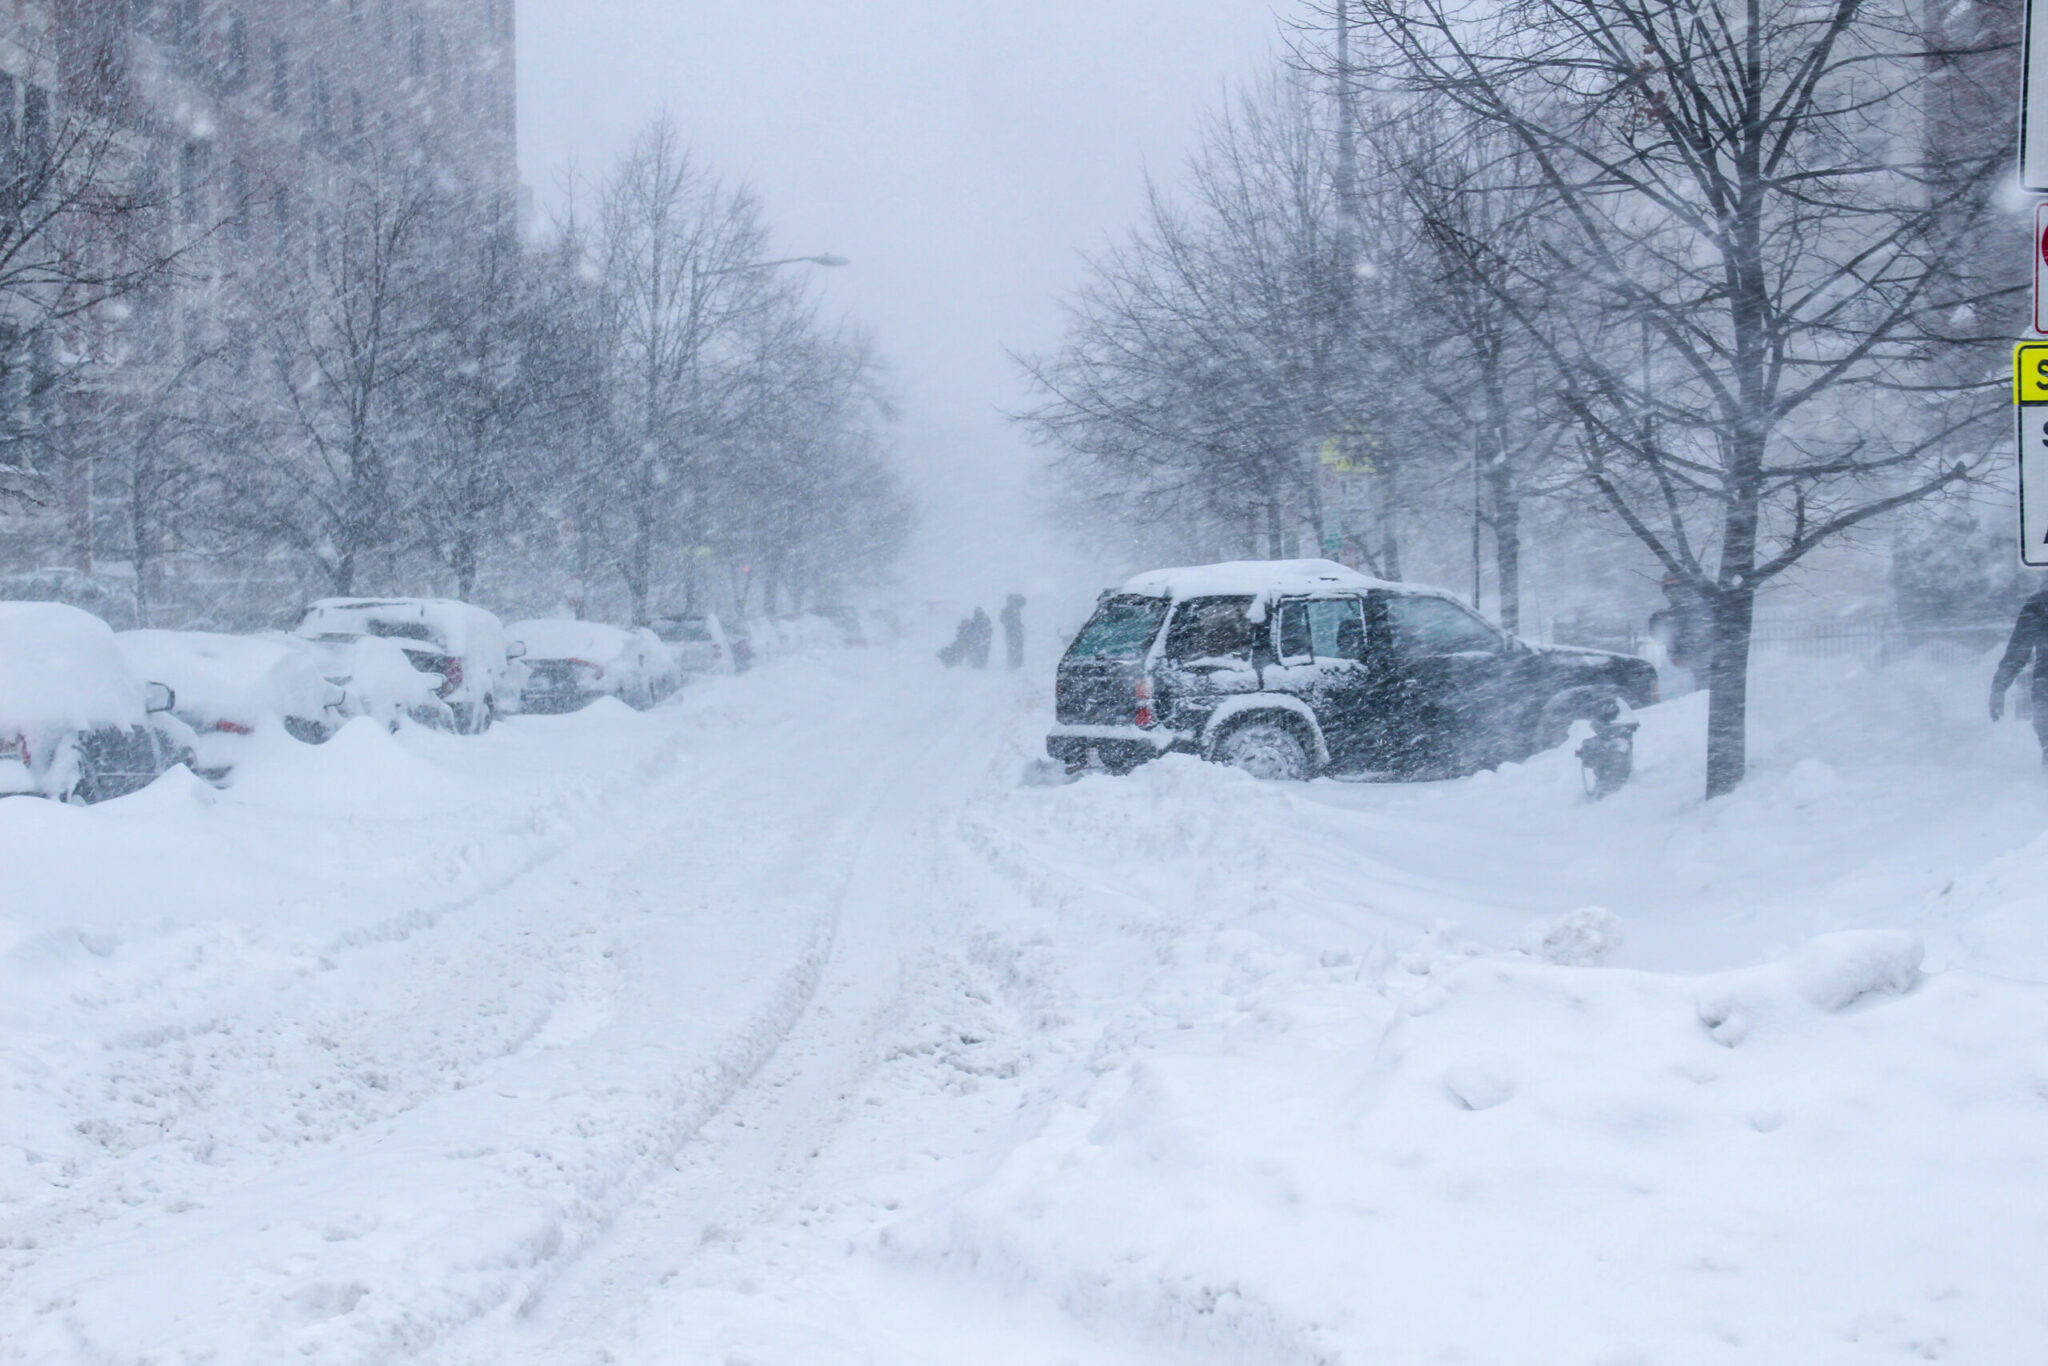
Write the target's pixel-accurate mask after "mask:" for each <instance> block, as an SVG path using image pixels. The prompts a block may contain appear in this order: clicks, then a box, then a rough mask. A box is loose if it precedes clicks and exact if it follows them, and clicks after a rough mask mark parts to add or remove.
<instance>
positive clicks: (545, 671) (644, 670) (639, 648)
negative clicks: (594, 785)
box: [511, 618, 683, 712]
mask: <svg viewBox="0 0 2048 1366" xmlns="http://www.w3.org/2000/svg"><path fill="white" fill-rule="evenodd" d="M511 629H512V634H513V635H514V636H515V637H516V638H517V639H518V640H519V641H520V643H522V644H523V645H525V646H526V655H525V657H524V658H523V659H521V660H520V664H519V667H520V670H521V672H522V673H523V675H524V679H523V681H522V683H521V684H520V688H519V709H520V710H521V711H525V712H564V711H576V710H578V709H579V708H582V707H587V706H589V705H590V704H591V703H592V702H595V701H596V700H597V699H598V698H600V697H616V698H618V699H619V700H620V701H621V702H624V703H625V704H626V705H627V706H629V707H638V708H642V709H644V708H647V707H651V706H653V705H654V704H655V703H657V702H659V701H661V700H662V699H663V698H664V697H667V696H669V695H670V694H671V693H673V692H675V690H676V689H677V688H679V687H681V686H682V683H683V678H682V670H681V668H680V667H679V666H678V665H677V662H676V658H675V656H674V655H673V654H671V653H670V652H669V647H668V646H667V645H666V644H664V643H663V642H662V640H661V638H660V637H659V636H657V635H655V633H654V632H652V631H650V630H647V629H646V628H645V627H642V628H640V629H639V630H632V631H629V630H626V629H625V628H624V627H620V626H607V625H605V624H604V623H603V622H597V621H569V620H565V619H561V618H545V619H537V620H533V621H522V622H518V623H516V624H514V625H513V627H512V628H511Z"/></svg>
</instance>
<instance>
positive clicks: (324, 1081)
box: [0, 649, 2048, 1366]
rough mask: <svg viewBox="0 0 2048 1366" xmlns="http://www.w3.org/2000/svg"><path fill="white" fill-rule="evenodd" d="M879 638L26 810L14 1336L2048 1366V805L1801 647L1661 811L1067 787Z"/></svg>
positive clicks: (542, 1358) (15, 843)
mask: <svg viewBox="0 0 2048 1366" xmlns="http://www.w3.org/2000/svg"><path fill="white" fill-rule="evenodd" d="M1047 672H1048V671H1047V670H1046V669H1044V668H1042V667H1039V668H1033V669H1028V670H1027V671H1026V672H1025V673H1023V674H1021V675H1004V674H1000V673H991V674H988V675H975V674H961V673H943V672H941V671H940V669H939V667H938V666H937V664H936V663H934V662H932V661H931V660H930V658H929V656H928V655H927V654H925V653H923V652H922V651H910V652H901V653H899V652H896V651H893V650H880V649H877V650H871V651H859V650H850V651H843V652H831V653H827V654H821V655H818V656H814V657H809V658H795V659H786V660H782V661H778V662H777V663H776V664H774V665H773V666H771V667H769V668H766V669H763V670H760V671H757V672H755V673H753V674H749V675H746V676H743V677H738V678H730V677H728V678H714V679H709V680H706V681H703V682H701V683H698V684H694V685H693V686H692V687H691V688H689V689H688V690H686V692H685V693H684V694H683V695H681V696H680V697H678V698H676V699H674V700H673V701H672V702H671V703H669V704H668V705H666V706H663V707H661V708H658V709H656V710H654V711H651V712H647V713H634V712H630V711H628V710H627V709H625V708H624V707H622V706H618V705H616V704H614V703H610V702H604V703H600V704H598V705H597V706H595V707H592V708H590V709H589V710H586V711H584V712H580V713H577V714H573V715H569V716H561V717H529V718H522V719H517V720H514V721H513V722H511V723H509V724H506V725H504V726H501V727H499V728H497V729H495V730H493V731H492V732H491V733H490V734H488V735H486V736H484V737H482V738H479V739H466V738H458V737H453V736H448V735H441V734H434V733H430V732H425V731H419V730H414V729H407V730H405V731H403V732H402V733H401V734H399V735H398V736H395V737H394V736H390V735H387V734H386V733H384V731H382V730H381V729H379V728H376V727H375V726H372V725H369V724H367V723H356V724H354V725H351V726H350V727H348V728H347V729H345V730H344V731H343V732H342V733H341V734H340V735H339V736H337V737H336V738H335V739H334V740H333V741H331V742H329V743H328V744H327V745H325V746H321V747H318V748H313V747H307V746H301V745H298V744H296V743H295V742H292V741H290V740H288V739H286V738H285V737H283V736H282V735H277V736H268V737H258V739H259V740H260V741H262V748H261V752H260V753H259V755H258V757H257V758H256V760H255V761H254V762H252V763H251V764H249V765H248V766H247V768H246V769H245V770H244V771H243V772H242V773H241V774H240V776H239V777H238V779H237V781H236V782H235V783H234V784H233V785H232V786H231V787H229V788H228V789H227V790H225V791H219V792H216V791H215V790H213V789H211V788H209V787H207V786H205V785H204V784H202V783H199V782H198V781H197V780H194V779H191V778H189V776H188V775H186V774H184V773H183V772H182V771H178V772H174V773H172V774H171V775H169V776H168V777H166V778H165V779H163V780H161V781H159V782H158V783H157V784H156V785H155V786H154V787H152V788H150V789H148V790H147V791H145V792H142V793H140V794H138V795H136V796H134V797H129V798H124V799H121V800H119V801H116V802H112V803H109V804H106V805H104V806H100V807H97V808H89V809H85V808H74V807H67V806H59V805H56V804H54V803H47V802H38V801H27V800H16V801H8V802H4V803H0V848H5V849H6V850H7V851H8V860H7V862H8V874H7V878H6V889H7V890H6V892H5V894H4V896H0V1067H4V1073H0V1361H4V1362H8V1363H39V1364H43V1363H48V1364H51V1366H54V1364H56V1363H65V1364H67V1366H68V1364H69V1363H86V1362H93V1363H124V1364H125V1363H136V1364H138V1366H139V1364H140V1363H145V1362H146V1363H153V1364H155V1366H170V1364H171V1363H177V1364H178V1366H196V1363H200V1362H211V1363H220V1364H221V1366H244V1364H245V1363H247V1364H249V1366H254V1364H255V1363H275V1362H280V1361H285V1360H305V1361H310V1362H321V1363H379V1364H382V1363H399V1362H418V1363H424V1364H425V1366H482V1364H483V1363H526V1362H530V1363H535V1364H536V1366H538V1363H551V1364H561V1366H576V1364H580V1363H599V1362H615V1363H632V1364H633V1366H656V1364H657V1363H662V1364H665V1363H683V1362H692V1363H694V1362H709V1363H717V1364H718V1366H739V1364H740V1363H745V1364H746V1366H799V1364H801V1366H836V1364H837V1363H841V1362H845V1363H870V1362H872V1363H906V1364H910V1366H938V1363H956V1362H962V1361H976V1362H990V1363H1019V1364H1020V1366H1021V1364H1022V1363H1046V1366H1052V1364H1053V1363H1075V1366H1093V1364H1095V1363H1155V1362H1232V1363H1252V1362H1259V1363H1263V1362H1275V1363H1281V1362H1286V1363H1293V1362H1345V1363H1363V1362H1372V1361H1387V1362H1421V1361H1470V1362H1485V1363H1506V1362H1530V1363H1538V1362H1542V1363H1549V1362H1555V1363H1560V1364H1563V1363H1590V1362H1603V1363H1623V1362H1630V1363H1652V1362H1655V1363H1666V1362H1670V1363H1689V1362H1705V1361H1730V1362H1734V1361H1745V1362H1749V1361H1784V1362H1799V1363H1802V1366H1804V1364H1807V1363H1828V1362H1865V1361H1872V1362H1875V1361H1889V1360H1895V1359H1899V1358H1906V1359H1919V1358H1926V1359H1947V1360H1954V1361H1959V1362H1971V1363H2006V1362H2012V1363H2018V1362H2022V1361H2027V1360H2031V1359H2034V1356H2035V1354H2036V1353H2037V1352H2038V1349H2039V1345H2040V1344H2041V1343H2042V1342H2044V1341H2048V1297H2044V1295H2043V1294H2042V1292H2041V1288H2040V1275H2039V1270H2038V1268H2039V1266H2040V1265H2041V1264H2042V1261H2043V1259H2044V1257H2048V1180H2044V1178H2048V926H2044V924H2043V921H2042V914H2041V913H2042V909H2043V899H2042V896H2041V894H2040V891H2039V885H2040V881H2041V878H2042V877H2043V875H2044V874H2048V835H2044V834H2043V833H2042V832H2043V830H2044V828H2048V785H2044V784H2043V783H2042V781H2041V777H2040V773H2039V771H2038V767H2037V764H2036V762H2035V759H2034V757H2033V755H2032V754H2031V753H2029V752H2028V751H2029V750H2030V748H2031V744H2030V740H2029V737H2025V736H2023V735H2022V734H2021V732H2020V731H2018V730H2016V729H2014V728H2011V727H2006V728H2000V729H1996V730H1993V729H1990V728H1987V727H1986V726H1985V724H1984V722H1983V720H1982V719H1981V715H1980V713H1979V710H1978V709H1979V707H1980V706H1981V703H1980V702H1979V701H1978V695H1979V693H1980V691H1981V686H1982V680H1981V675H1982V671H1981V670H1975V669H1937V668H1935V667H1933V666H1922V665H1917V664H1913V663H1910V662H1909V663H1902V664H1899V665H1896V666H1894V667H1893V668H1891V669H1888V670H1882V671H1880V670H1874V669H1872V670H1865V669H1859V668H1857V667H1855V666H1849V665H1840V664H1830V665H1826V666H1823V665H1819V664H1805V665H1795V664H1792V663H1790V662H1786V661H1778V662H1771V661H1766V662H1765V663H1764V664H1763V665H1762V666H1760V673H1759V677H1760V684H1759V689H1758V696H1759V699H1760V705H1761V707H1762V712H1761V714H1760V715H1759V717H1758V721H1757V730H1756V743H1755V749H1754V755H1755V766H1756V767H1755V776H1754V777H1753V779H1752V781H1751V782H1750V783H1749V784H1748V785H1746V786H1745V787H1744V789H1743V790H1742V791H1741V792H1739V793H1738V794H1737V795H1736V796H1734V797H1732V798H1729V799H1725V800H1722V801H1719V802H1716V803H1714V804H1712V805H1703V804H1702V803H1701V802H1700V801H1699V799H1698V796H1697V793H1698V789H1699V775H1700V771H1701V768H1700V766H1701V763H1702V758H1701V754H1700V752H1699V745H1700V740H1699V737H1700V733H1701V725H1700V719H1701V711H1700V707H1699V703H1700V702H1701V699H1699V698H1697V697H1695V698H1684V699H1680V700H1678V701H1676V702H1672V703H1669V704H1666V705H1665V706H1663V707H1660V708H1657V709H1655V710H1654V711H1652V712H1650V713H1647V714H1646V716H1645V720H1646V726H1645V730H1644V733H1643V737H1642V745H1641V750H1640V755H1639V759H1640V771H1639V776H1638V780H1637V782H1636V783H1635V784H1634V785H1633V786H1631V787H1630V788H1629V789H1627V790H1626V791H1624V792H1623V793H1622V794H1620V795H1619V796H1617V797H1616V798H1614V799H1612V800H1610V801H1608V802H1605V803H1602V804H1599V805H1591V804H1588V803H1587V802H1586V801H1585V799H1584V798H1583V796H1582V795H1581V794H1580V793H1579V791H1578V784H1579V775H1578V772H1577V765H1576V763H1575V762H1574V761H1572V760H1571V758H1570V756H1569V754H1568V752H1563V751H1557V752H1552V753H1550V754H1547V755H1542V756H1539V757H1538V758H1537V759H1535V760H1533V761H1531V762H1529V763H1527V764H1523V765H1517V766H1509V767H1507V768H1504V769H1502V770H1500V771H1499V772H1497V773H1492V774H1482V775H1480V776H1478V777H1476V778H1472V779H1466V780H1461V781H1456V782H1446V783H1418V784H1357V783H1343V782H1333V781H1318V782H1316V783H1313V784H1308V785H1294V784H1262V783H1259V782H1256V781H1253V780H1252V779H1250V778H1248V777H1246V776H1245V775H1243V774H1241V773H1239V772H1236V771H1234V770H1228V769H1224V768H1220V767H1216V766H1211V765H1204V764H1201V763H1198V762H1196V761H1194V760H1191V759H1183V758H1180V757H1177V756H1176V757H1171V758H1169V759H1166V760H1163V761H1161V762H1159V763H1156V764H1152V765H1149V766H1147V767H1146V768H1144V769H1142V770H1140V771H1139V772H1138V773H1137V774H1135V775H1133V776H1131V777H1129V778H1124V779H1113V778H1107V777H1089V778H1085V779H1083V780H1082V781H1080V782H1078V783H1074V784H1071V785H1066V786H1035V785H1030V784H1027V783H1024V782H1021V781H1020V775H1022V774H1023V773H1024V772H1025V770H1026V766H1027V764H1028V763H1029V761H1030V760H1031V759H1033V758H1034V757H1035V756H1036V755H1037V754H1038V753H1039V752H1040V744H1041V741H1042V737H1043V734H1044V730H1045V725H1046V722H1047V720H1048V719H1049V715H1050V702H1049V686H1048V685H1049V680H1048V676H1047Z"/></svg>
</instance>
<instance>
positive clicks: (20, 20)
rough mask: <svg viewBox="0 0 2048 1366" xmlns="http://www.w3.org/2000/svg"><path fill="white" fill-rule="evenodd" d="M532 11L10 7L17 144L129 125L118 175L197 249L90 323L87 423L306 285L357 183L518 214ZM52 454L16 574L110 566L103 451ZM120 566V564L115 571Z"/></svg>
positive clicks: (2, 555) (8, 95)
mask: <svg viewBox="0 0 2048 1366" xmlns="http://www.w3.org/2000/svg"><path fill="white" fill-rule="evenodd" d="M513 3H514V0H0V140H4V139H5V138H7V137H9V136H12V137H14V138H16V139H21V138H26V137H30V136H34V135H35V130H36V129H37V128H39V127H42V128H47V127H49V126H50V125H51V124H52V123H53V122H55V123H57V124H60V125H64V126H75V122H67V121H75V120H78V119H90V120H95V121H99V122H101V123H103V124H105V125H106V126H109V127H112V128H115V129H117V130H118V138H117V144H116V146H115V148H114V159H116V160H117V161H118V165H116V166H112V167H110V168H109V169H108V174H109V175H111V176H112V177H113V178H114V179H115V180H117V181H118V182H119V183H120V184H121V185H122V186H123V187H143V188H144V190H145V192H146V193H147V194H148V196H149V197H150V198H151V199H152V200H153V201H154V202H155V203H156V204H157V205H159V206H160V207H159V211H158V212H157V213H156V214H155V216H154V219H153V221H154V222H155V223H156V224H157V229H156V230H157V231H158V232H159V233H160V234H163V235H165V236H166V237H167V238H168V237H176V238H178V239H179V240H180V242H181V243H183V244H188V245H189V244H196V245H189V249H188V250H186V251H185V252H184V254H183V256H182V258H181V262H180V269H179V271H178V275H179V279H178V281H177V282H176V283H175V284H172V285H168V286H165V287H163V288H159V289H156V290H152V291H148V292H145V293H142V294H140V295H136V296H133V297H129V298H124V299H123V300H122V301H121V302H120V303H119V304H118V305H117V306H115V307H113V308H110V309H107V310H105V311H104V313H103V314H102V315H99V316H95V317H94V318H91V319H88V320H83V321H80V322H78V323H75V324H73V327H74V331H76V332H77V333H78V335H76V336H73V337H70V338H68V339H66V342H65V343H64V345H63V348H62V349H64V350H65V351H67V352H68V353H70V354H71V355H72V356H73V357H74V358H75V357H76V356H78V355H80V354H85V355H89V356H92V357H93V358H94V360H95V363H94V364H93V365H91V366H90V367H89V371H90V373H89V375H88V377H87V378H86V380H85V382H84V383H82V384H80V385H76V386H72V387H71V389H72V391H71V392H70V394H69V395H68V396H67V399H66V402H67V403H69V404H71V405H73V407H74V409H78V410H79V411H76V412H74V414H73V417H74V418H76V419H78V420H76V421H73V422H70V423H68V424H67V425H68V426H70V427H73V428H76V429H78V430H86V429H88V428H89V427H90V426H91V425H92V424H91V423H90V422H88V421H85V420H84V419H85V418H86V417H87V416H88V413H87V412H85V411H84V410H85V409H92V410H95V412H96V413H97V414H100V415H103V414H104V413H105V412H106V411H107V410H109V409H115V408H118V407H119V406H120V405H122V404H123V403H130V404H135V403H137V402H138V400H137V397H136V396H137V395H138V394H140V393H142V392H143V391H146V390H147V389H148V388H149V387H150V385H151V384H152V383H154V382H156V380H157V378H158V377H160V376H161V374H162V373H163V372H165V371H166V370H175V369H176V367H177V366H178V364H179V363H180V360H181V358H184V357H189V356H190V355H191V354H192V353H193V352H194V351H195V349H198V348H200V347H213V348H218V347H221V346H223V345H225V346H226V347H227V348H228V349H229V350H233V349H234V348H235V346H236V345H238V344H239V343H238V341H237V339H236V338H234V337H233V336H227V335H224V334H225V333H227V332H229V331H231V330H232V329H233V328H234V327H236V326H237V324H236V323H234V322H233V321H232V320H233V319H235V318H237V317H241V316H246V315H247V314H248V313H250V312H251V310H249V309H246V308H242V307H240V306H239V305H240V304H242V303H244V302H247V301H248V300H249V299H250V298H251V297H255V298H260V297H261V296H262V295H263V294H264V293H266V292H270V291H274V290H276V289H277V288H278V287H279V284H280V282H283V281H287V280H290V279H292V278H295V277H301V276H303V274H304V273H305V272H306V271H308V270H310V269H313V268H314V267H315V265H316V263H317V262H318V260H319V259H320V258H321V256H322V254H323V252H324V250H325V248H326V246H327V244H328V240H329V236H330V234H331V233H332V232H333V231H334V221H335V205H336V203H337V202H338V199H339V197H340V196H341V195H343V194H346V193H348V192H349V189H350V187H351V186H358V185H360V184H362V183H364V182H366V181H374V180H376V179H378V178H380V177H392V176H400V175H402V176H408V177H426V178H428V179H430V181H431V183H432V184H433V186H434V189H435V191H436V193H437V194H438V195H439V196H440V197H441V198H442V199H443V200H444V201H445V202H447V203H450V204H453V205H456V206H459V207H460V208H462V209H463V210H465V211H466V212H465V218H467V219H470V220H471V221H475V222H478V223H480V224H481V223H488V222H493V221H495V222H504V221H507V219H508V218H509V217H510V216H511V215H513V214H515V213H516V211H517V209H516V206H517V197H518V169H517V157H516V140H515V115H516V103H515V100H516V95H515V91H516V79H515V78H516V70H515V63H514V42H513V40H514V12H513ZM57 444H58V445H59V446H61V447H62V448H61V449H54V450H52V451H50V452H48V453H47V454H46V455H45V456H44V457H43V459H42V463H43V464H44V465H45V466H46V467H49V468H46V470H45V473H46V475H48V476H49V481H50V485H51V489H52V492H53V493H54V495H55V496H54V503H55V506H52V507H46V508H45V509H44V510H43V512H42V513H40V514H38V515H36V516H34V517H31V518H28V519H22V518H19V517H17V518H14V519H12V524H11V525H10V526H7V527H0V533H5V535H4V539H5V540H6V541H7V542H9V543H8V544H0V560H4V561H6V562H5V563H0V570H7V569H13V570H20V569H23V568H27V567H41V566H43V565H48V564H61V565H65V566H68V567H70V568H71V569H72V570H74V571H83V572H88V573H90V572H94V571H102V570H107V569H109V568H111V569H112V570H113V571H114V572H115V573H117V574H118V573H119V572H122V566H121V565H120V564H119V563H118V562H119V561H120V560H122V559H123V558H124V557H125V556H126V555H127V553H128V551H127V548H125V547H123V546H122V545H121V544H120V541H121V537H120V536H119V535H118V534H112V533H110V532H109V531H108V526H109V524H110V522H111V521H116V520H118V519H116V518H110V516H109V515H108V511H107V505H108V504H109V502H110V500H113V499H115V498H117V497H118V496H119V493H118V491H117V490H113V489H109V488H106V487H101V486H100V484H101V481H100V480H99V478H98V477H97V476H98V474H99V471H98V469H97V468H96V467H97V466H98V465H99V464H100V463H101V462H102V460H103V454H104V453H103V451H102V450H100V449H96V448H95V447H94V445H93V443H91V442H89V441H73V442H69V443H64V442H59V443H57ZM110 561H112V562H114V563H111V564H110V563H109V562H110Z"/></svg>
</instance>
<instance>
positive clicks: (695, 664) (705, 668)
mask: <svg viewBox="0 0 2048 1366" xmlns="http://www.w3.org/2000/svg"><path fill="white" fill-rule="evenodd" d="M654 634H655V635H657V636H659V637H661V639H662V641H663V643H665V644H666V645H667V646H668V647H669V649H670V650H671V651H673V652H674V654H675V657H676V663H677V664H678V665H680V666H681V667H682V669H683V671H684V672H685V673H732V672H734V671H735V669H736V668H738V667H739V660H738V658H737V656H736V655H735V654H734V652H733V642H732V641H731V640H730V639H729V638H728V637H727V634H726V630H725V625H724V623H723V622H721V621H719V619H718V618H717V616H715V615H713V614H712V613H709V612H707V613H705V614H704V615H702V616H688V617H659V618H657V619H656V620H655V622H654Z"/></svg>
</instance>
